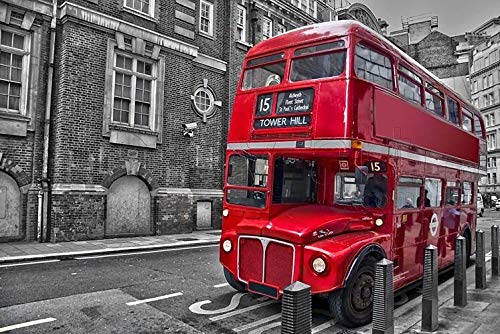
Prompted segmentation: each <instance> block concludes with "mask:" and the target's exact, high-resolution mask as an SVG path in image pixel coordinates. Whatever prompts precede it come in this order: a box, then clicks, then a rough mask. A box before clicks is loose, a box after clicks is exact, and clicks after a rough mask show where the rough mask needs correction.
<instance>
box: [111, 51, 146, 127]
mask: <svg viewBox="0 0 500 334" xmlns="http://www.w3.org/2000/svg"><path fill="white" fill-rule="evenodd" d="M113 70H114V87H113V89H114V90H113V116H112V122H113V123H117V124H122V125H127V126H130V127H144V128H148V129H151V130H153V126H152V125H153V122H154V114H155V113H154V104H153V103H152V101H153V100H152V97H153V96H155V88H156V82H155V79H154V76H153V73H155V72H156V64H155V63H153V62H151V61H146V60H144V59H142V58H136V57H134V56H128V55H124V54H121V53H117V54H116V55H115V64H114V67H113Z"/></svg>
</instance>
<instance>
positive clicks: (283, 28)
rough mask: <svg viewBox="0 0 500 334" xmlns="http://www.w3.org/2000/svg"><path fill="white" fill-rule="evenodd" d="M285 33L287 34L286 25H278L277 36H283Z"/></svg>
mask: <svg viewBox="0 0 500 334" xmlns="http://www.w3.org/2000/svg"><path fill="white" fill-rule="evenodd" d="M284 33H286V27H285V26H284V25H282V24H279V23H278V24H277V25H276V34H277V35H281V34H284Z"/></svg>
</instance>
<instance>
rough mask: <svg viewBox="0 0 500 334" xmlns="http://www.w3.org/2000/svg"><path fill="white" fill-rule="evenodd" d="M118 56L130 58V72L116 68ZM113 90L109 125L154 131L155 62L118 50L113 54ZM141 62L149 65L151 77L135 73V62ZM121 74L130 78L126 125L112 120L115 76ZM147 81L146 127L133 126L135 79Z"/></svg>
mask: <svg viewBox="0 0 500 334" xmlns="http://www.w3.org/2000/svg"><path fill="white" fill-rule="evenodd" d="M118 56H123V57H126V58H132V70H127V69H123V68H120V67H117V66H116V60H117V57H118ZM113 58H114V60H113V67H112V69H113V88H112V93H111V97H112V100H111V103H112V105H111V124H116V125H120V126H126V127H130V128H132V129H134V128H138V129H148V130H150V131H155V124H154V123H155V119H156V101H155V98H154V97H155V96H156V88H157V82H156V76H155V75H154V74H155V73H157V70H158V69H157V66H158V65H157V63H156V62H155V61H152V60H150V59H147V58H144V57H141V56H138V55H134V54H129V53H127V52H123V51H120V50H117V51H116V52H115V53H114V56H113ZM138 61H142V62H144V63H145V64H150V65H151V75H150V76H149V75H146V74H143V73H139V72H137V62H138ZM117 73H121V74H126V75H130V76H131V87H130V109H129V117H128V118H129V121H128V123H124V122H120V121H115V120H114V104H115V102H114V101H115V96H116V95H115V86H116V74H117ZM138 78H140V79H147V80H151V90H150V109H149V117H148V118H149V120H148V126H144V125H136V124H135V115H136V109H135V108H136V105H135V104H136V99H137V97H136V92H137V91H136V89H137V79H138Z"/></svg>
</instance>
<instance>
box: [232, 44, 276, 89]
mask: <svg viewBox="0 0 500 334" xmlns="http://www.w3.org/2000/svg"><path fill="white" fill-rule="evenodd" d="M284 56H285V55H284V54H283V53H280V54H276V55H271V56H266V57H261V58H257V59H253V60H250V61H248V62H247V65H246V66H247V67H248V68H247V69H246V70H245V73H244V74H243V84H242V87H241V89H242V90H248V89H253V88H258V87H267V86H273V85H278V84H280V83H281V82H282V81H283V75H284V74H285V65H286V63H285V60H284Z"/></svg>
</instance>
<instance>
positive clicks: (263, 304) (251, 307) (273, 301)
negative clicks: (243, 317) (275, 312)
mask: <svg viewBox="0 0 500 334" xmlns="http://www.w3.org/2000/svg"><path fill="white" fill-rule="evenodd" d="M274 303H277V301H276V300H270V301H267V302H264V303H260V304H256V305H252V306H248V307H245V308H242V309H239V310H235V311H232V312H228V313H225V314H221V315H217V316H215V317H211V318H209V320H210V321H218V320H222V319H226V318H230V317H232V316H233V315H237V314H241V313H245V312H248V311H252V310H256V309H258V308H261V307H264V306H267V305H270V304H274Z"/></svg>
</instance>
